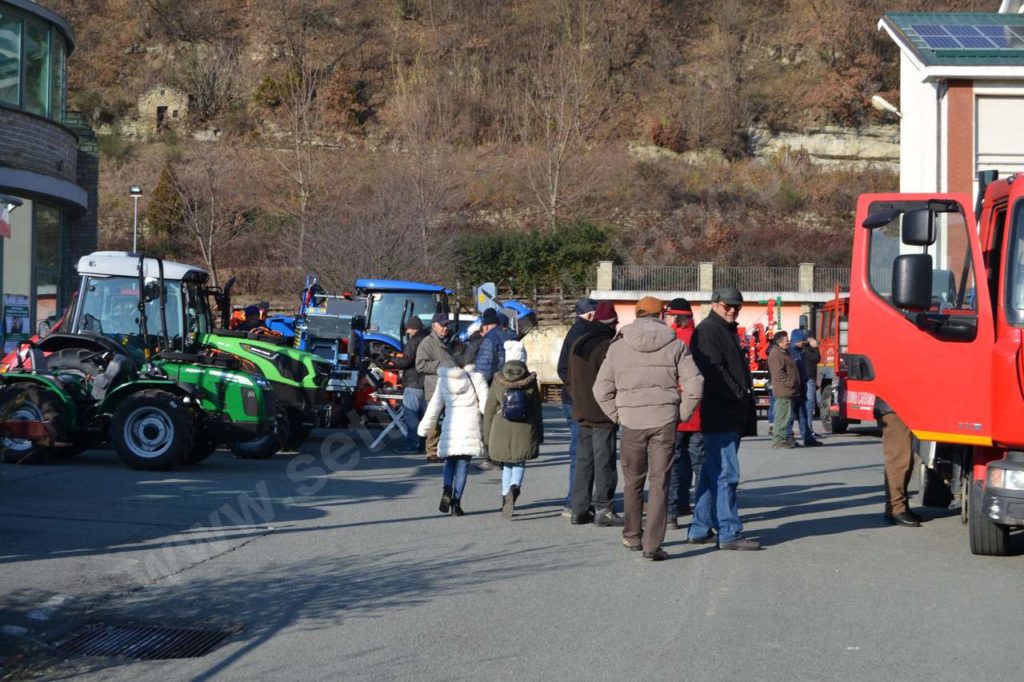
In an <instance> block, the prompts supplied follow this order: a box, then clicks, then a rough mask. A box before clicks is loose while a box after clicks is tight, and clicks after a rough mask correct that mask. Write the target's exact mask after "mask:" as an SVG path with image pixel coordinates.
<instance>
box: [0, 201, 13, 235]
mask: <svg viewBox="0 0 1024 682" xmlns="http://www.w3.org/2000/svg"><path fill="white" fill-rule="evenodd" d="M0 237H7V238H8V239H10V238H11V210H10V209H9V208H7V204H2V205H0Z"/></svg>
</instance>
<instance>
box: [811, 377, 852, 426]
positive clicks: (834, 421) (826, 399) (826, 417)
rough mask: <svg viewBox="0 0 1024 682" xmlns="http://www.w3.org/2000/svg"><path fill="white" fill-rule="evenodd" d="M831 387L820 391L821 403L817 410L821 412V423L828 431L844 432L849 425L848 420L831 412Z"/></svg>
mask: <svg viewBox="0 0 1024 682" xmlns="http://www.w3.org/2000/svg"><path fill="white" fill-rule="evenodd" d="M833 398H834V396H833V393H832V387H831V386H829V387H828V388H826V389H825V390H824V391H822V393H821V404H820V405H819V407H818V410H819V411H820V412H821V425H822V427H823V428H824V429H825V430H826V431H828V432H829V433H834V434H837V435H838V434H841V433H846V428H847V427H848V426H849V425H850V423H849V422H848V421H846V420H845V419H843V418H842V417H837V416H835V415H833V414H832V402H833Z"/></svg>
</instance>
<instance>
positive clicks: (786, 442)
mask: <svg viewBox="0 0 1024 682" xmlns="http://www.w3.org/2000/svg"><path fill="white" fill-rule="evenodd" d="M772 343H773V348H772V350H771V352H770V353H769V354H768V373H769V374H770V375H771V378H772V395H773V396H775V423H774V425H773V428H772V434H773V435H772V447H773V448H795V447H796V443H795V442H794V441H793V437H792V436H791V435H790V431H792V429H793V401H794V400H795V399H796V398H798V397H799V396H800V394H801V388H802V386H801V382H800V370H799V369H797V366H796V362H794V361H793V356H792V355H790V354H789V334H787V333H786V332H776V334H775V336H773V337H772Z"/></svg>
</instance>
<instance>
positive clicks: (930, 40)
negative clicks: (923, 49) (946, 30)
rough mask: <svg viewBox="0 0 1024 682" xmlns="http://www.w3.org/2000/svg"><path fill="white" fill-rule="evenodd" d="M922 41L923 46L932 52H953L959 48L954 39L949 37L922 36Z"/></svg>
mask: <svg viewBox="0 0 1024 682" xmlns="http://www.w3.org/2000/svg"><path fill="white" fill-rule="evenodd" d="M923 40H924V42H925V45H927V46H928V47H930V48H932V49H933V50H942V49H946V50H955V49H957V48H959V47H960V43H958V42H957V41H956V38H952V37H950V36H923Z"/></svg>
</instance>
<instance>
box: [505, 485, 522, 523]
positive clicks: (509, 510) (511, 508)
mask: <svg viewBox="0 0 1024 682" xmlns="http://www.w3.org/2000/svg"><path fill="white" fill-rule="evenodd" d="M517 497H519V486H517V485H514V486H512V487H511V488H509V489H508V493H507V494H506V495H505V497H503V498H502V505H501V515H502V516H504V517H505V518H506V519H511V518H512V514H514V513H515V511H516V498H517Z"/></svg>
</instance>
